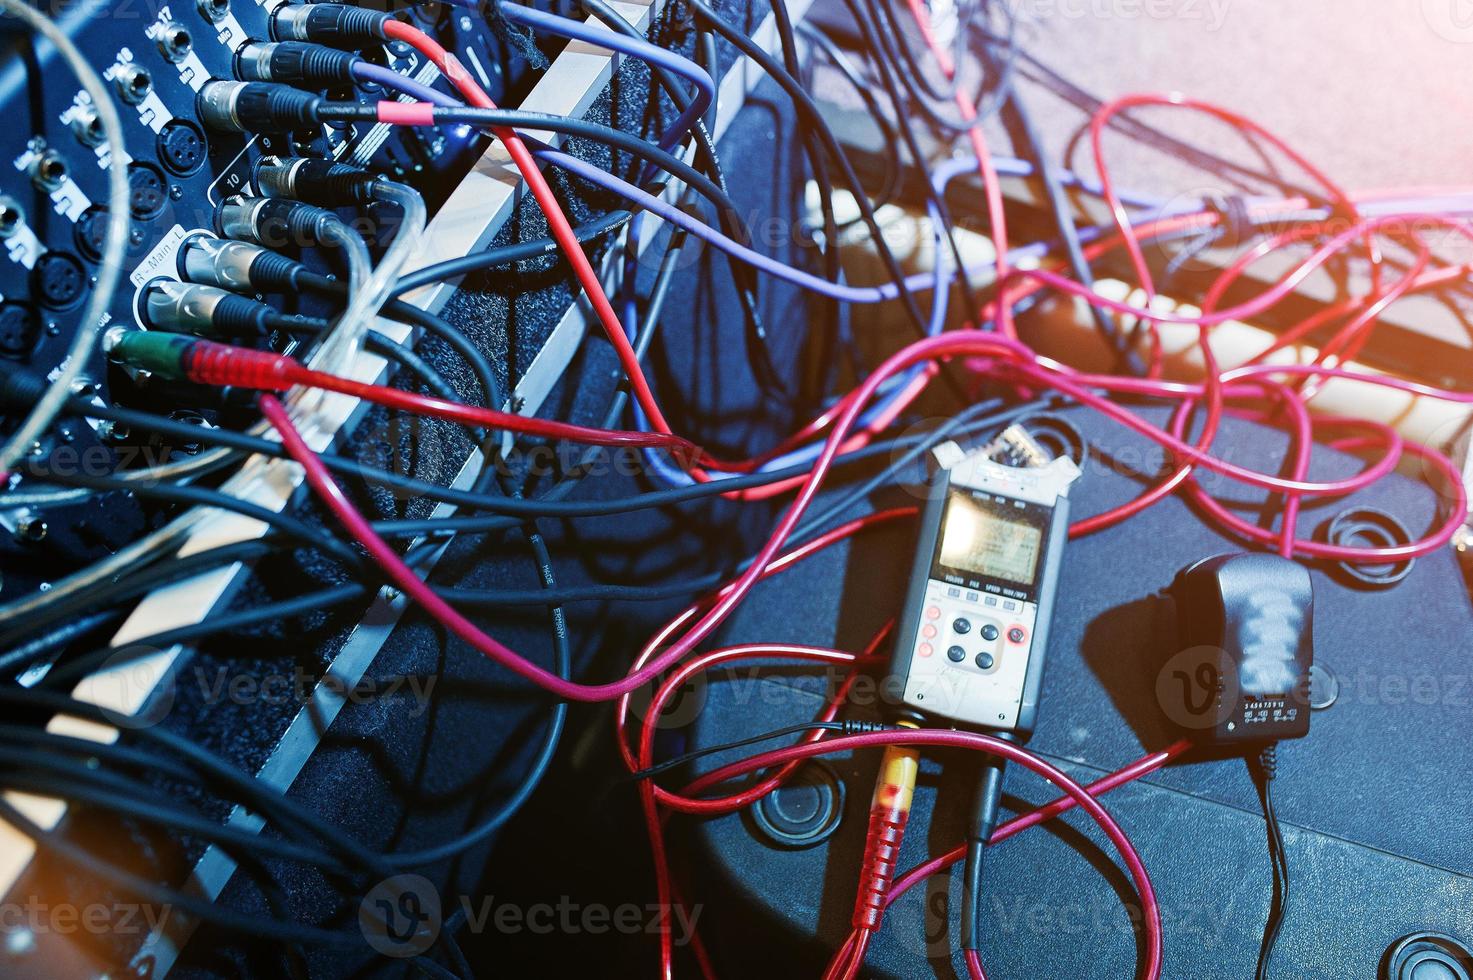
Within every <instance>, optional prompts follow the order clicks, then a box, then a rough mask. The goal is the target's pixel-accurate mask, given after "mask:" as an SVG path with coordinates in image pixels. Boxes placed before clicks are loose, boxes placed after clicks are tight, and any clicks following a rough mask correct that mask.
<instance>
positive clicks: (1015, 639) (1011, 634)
mask: <svg viewBox="0 0 1473 980" xmlns="http://www.w3.org/2000/svg"><path fill="white" fill-rule="evenodd" d="M1026 639H1028V632H1027V631H1026V630H1025V629H1023V627H1021V626H1009V627H1008V642H1009V643H1022V642H1023V641H1024V640H1026Z"/></svg>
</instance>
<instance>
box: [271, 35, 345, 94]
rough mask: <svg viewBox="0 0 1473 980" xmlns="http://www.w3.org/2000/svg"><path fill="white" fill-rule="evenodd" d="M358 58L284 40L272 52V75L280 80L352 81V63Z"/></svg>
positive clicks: (317, 45)
mask: <svg viewBox="0 0 1473 980" xmlns="http://www.w3.org/2000/svg"><path fill="white" fill-rule="evenodd" d="M357 60H358V56H357V55H355V54H354V53H353V52H351V51H340V50H338V49H337V48H329V47H326V46H324V45H321V44H310V43H308V42H306V41H282V42H280V43H279V44H278V45H277V47H276V48H275V50H273V51H272V52H271V74H272V77H273V78H275V79H276V80H277V81H284V82H293V81H299V82H315V83H322V84H327V83H331V82H351V81H353V64H354V62H356V61H357Z"/></svg>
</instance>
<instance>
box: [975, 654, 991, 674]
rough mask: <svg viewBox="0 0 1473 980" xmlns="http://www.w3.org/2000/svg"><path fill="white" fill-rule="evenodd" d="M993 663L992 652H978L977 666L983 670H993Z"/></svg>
mask: <svg viewBox="0 0 1473 980" xmlns="http://www.w3.org/2000/svg"><path fill="white" fill-rule="evenodd" d="M992 663H993V660H992V654H990V653H988V652H986V651H985V650H984V651H983V652H981V653H979V654H977V666H978V667H981V668H982V669H983V670H991V669H992Z"/></svg>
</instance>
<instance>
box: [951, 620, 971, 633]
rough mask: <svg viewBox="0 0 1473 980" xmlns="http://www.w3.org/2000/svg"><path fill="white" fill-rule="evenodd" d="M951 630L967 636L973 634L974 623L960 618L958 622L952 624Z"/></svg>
mask: <svg viewBox="0 0 1473 980" xmlns="http://www.w3.org/2000/svg"><path fill="white" fill-rule="evenodd" d="M951 628H952V629H954V630H956V631H957V632H958V633H961V634H962V635H966V634H967V633H970V632H972V621H971V620H970V619H961V618H958V619H957V621H956V622H954V623H952V624H951Z"/></svg>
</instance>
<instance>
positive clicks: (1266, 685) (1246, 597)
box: [1156, 554, 1314, 746]
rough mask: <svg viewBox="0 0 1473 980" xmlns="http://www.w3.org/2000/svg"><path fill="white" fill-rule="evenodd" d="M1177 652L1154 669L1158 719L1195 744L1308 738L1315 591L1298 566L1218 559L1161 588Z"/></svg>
mask: <svg viewBox="0 0 1473 980" xmlns="http://www.w3.org/2000/svg"><path fill="white" fill-rule="evenodd" d="M1167 595H1168V596H1169V598H1170V599H1171V600H1173V602H1174V605H1175V611H1176V626H1177V638H1178V650H1179V652H1178V653H1176V655H1175V656H1173V657H1172V658H1171V660H1169V661H1168V662H1167V664H1166V666H1165V669H1164V670H1163V671H1162V672H1161V674H1160V677H1159V679H1158V683H1157V692H1156V693H1157V697H1158V698H1159V700H1160V702H1161V706H1162V708H1163V709H1164V710H1165V712H1166V714H1167V716H1168V717H1169V718H1171V719H1172V721H1173V722H1175V723H1176V724H1177V725H1178V726H1179V727H1181V728H1182V729H1183V730H1185V731H1186V732H1187V733H1188V734H1189V735H1190V736H1191V738H1192V739H1193V741H1196V742H1197V743H1199V744H1201V745H1217V746H1235V745H1252V744H1268V743H1273V742H1278V741H1281V740H1283V739H1291V738H1303V737H1304V736H1305V735H1307V734H1309V713H1310V712H1309V669H1310V667H1311V666H1312V665H1313V663H1314V644H1313V638H1312V628H1313V618H1314V616H1313V613H1314V590H1313V587H1312V585H1311V582H1310V577H1309V572H1308V570H1306V569H1305V568H1304V567H1303V566H1302V565H1299V564H1298V563H1296V562H1293V561H1290V560H1289V559H1287V558H1281V557H1279V556H1277V555H1270V554H1238V555H1219V556H1217V557H1215V558H1206V559H1203V560H1202V561H1199V562H1197V563H1196V564H1194V565H1191V566H1188V567H1187V568H1185V569H1183V570H1182V571H1180V572H1178V573H1177V576H1176V579H1175V580H1174V581H1173V582H1172V584H1171V586H1170V588H1169V589H1168V590H1167Z"/></svg>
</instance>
